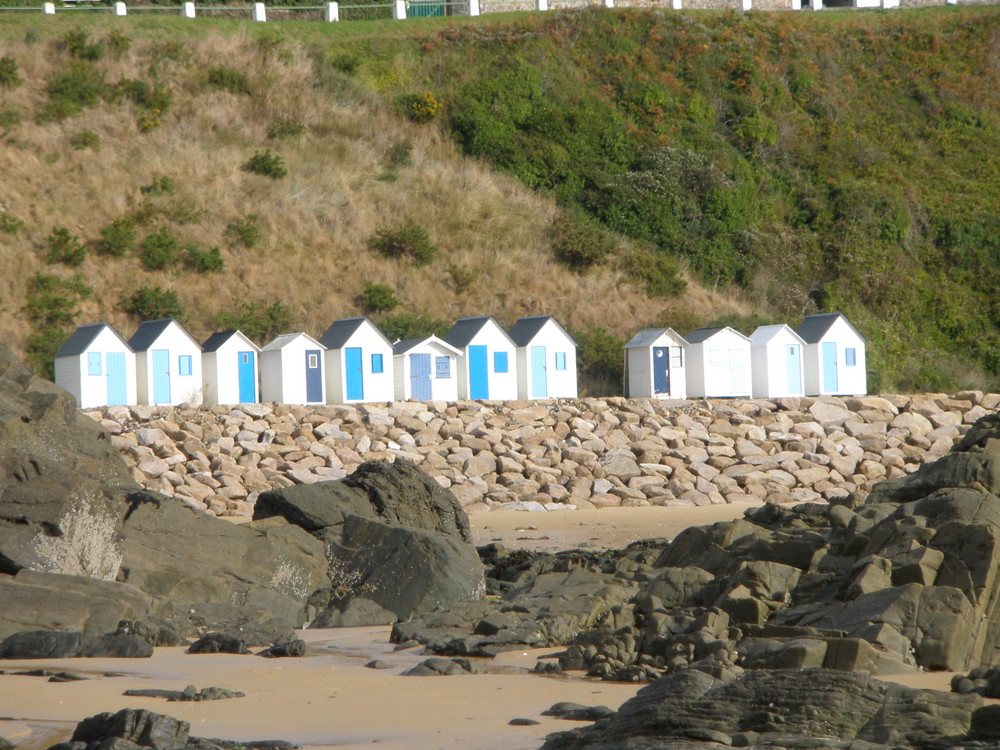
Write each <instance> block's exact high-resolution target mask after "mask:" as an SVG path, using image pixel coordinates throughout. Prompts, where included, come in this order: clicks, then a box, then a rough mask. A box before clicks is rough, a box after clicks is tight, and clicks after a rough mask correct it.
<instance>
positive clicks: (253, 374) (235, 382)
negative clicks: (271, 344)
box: [201, 330, 260, 404]
mask: <svg viewBox="0 0 1000 750" xmlns="http://www.w3.org/2000/svg"><path fill="white" fill-rule="evenodd" d="M201 349H202V355H201V369H202V376H203V380H204V387H203V391H204V400H205V403H206V404H253V403H256V402H257V401H258V400H259V393H260V392H259V390H258V387H257V383H258V380H259V364H260V347H259V346H257V345H256V344H255V343H254V342H252V341H251V340H250V339H248V338H247V337H246V336H245V335H244V334H243V333H242V332H241V331H235V330H230V331H222V332H220V333H213V334H212V335H211V336H209V337H208V339H207V340H206V341H205V343H204V344H202V345H201Z"/></svg>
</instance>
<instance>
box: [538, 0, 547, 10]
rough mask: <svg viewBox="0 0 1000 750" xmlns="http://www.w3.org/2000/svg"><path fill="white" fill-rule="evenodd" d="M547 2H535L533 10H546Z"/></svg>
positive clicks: (539, 0)
mask: <svg viewBox="0 0 1000 750" xmlns="http://www.w3.org/2000/svg"><path fill="white" fill-rule="evenodd" d="M548 9H549V0H535V10H548Z"/></svg>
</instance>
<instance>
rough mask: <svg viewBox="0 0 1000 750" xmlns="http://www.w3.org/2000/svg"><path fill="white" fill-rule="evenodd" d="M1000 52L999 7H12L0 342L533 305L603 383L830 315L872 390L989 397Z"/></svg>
mask: <svg viewBox="0 0 1000 750" xmlns="http://www.w3.org/2000/svg"><path fill="white" fill-rule="evenodd" d="M67 16H69V18H67ZM998 60H1000V10H998V9H994V8H961V9H958V8H942V9H933V10H921V11H906V12H892V13H879V12H871V13H866V12H850V13H848V12H829V13H822V14H793V13H781V14H767V15H764V14H755V13H752V14H746V15H736V14H726V13H723V14H717V13H708V12H705V13H671V12H666V13H663V12H654V11H649V12H647V11H613V12H608V11H605V10H593V11H582V12H573V13H550V14H537V13H536V14H525V15H508V14H504V15H498V16H487V17H482V18H479V19H448V20H422V21H408V22H406V23H405V24H401V23H389V22H385V23H369V22H355V23H343V24H339V25H324V24H320V23H294V22H290V23H282V24H268V25H249V24H239V23H236V22H232V21H211V20H206V19H199V20H198V21H197V22H191V21H184V20H183V19H178V18H167V17H163V16H137V15H133V16H130V17H128V18H125V19H115V18H110V17H108V16H104V15H102V16H100V17H97V16H93V15H88V14H83V13H78V14H64V15H61V16H58V17H56V18H55V19H52V18H42V17H40V16H34V15H32V16H27V15H20V14H18V15H13V14H8V15H6V16H5V17H4V25H3V26H2V27H0V173H2V174H3V177H4V179H3V180H0V212H2V213H0V265H2V266H3V268H4V271H5V272H4V273H3V274H0V340H3V341H4V342H5V343H8V344H9V345H12V346H13V347H14V348H15V349H17V350H19V351H21V352H22V353H28V354H29V355H30V356H32V357H33V358H34V360H35V361H36V362H37V364H38V366H39V367H44V363H45V359H46V357H47V356H48V355H49V354H50V353H51V351H52V350H53V347H54V346H56V345H58V343H59V342H60V338H61V337H62V336H64V335H65V333H66V330H67V329H68V328H70V327H71V326H72V325H73V324H74V322H91V321H95V320H101V319H107V320H109V321H110V322H112V323H114V324H116V325H117V326H119V328H120V329H122V330H123V331H124V332H125V333H126V335H127V334H128V333H130V332H131V330H133V328H134V326H135V325H136V323H137V322H138V321H139V320H140V319H141V317H142V316H151V315H153V314H157V313H161V312H179V313H180V314H182V316H183V318H184V320H185V322H186V323H187V324H188V325H189V327H190V328H191V329H192V330H193V331H194V332H195V333H196V335H199V336H200V335H207V333H209V332H210V331H211V330H213V329H214V328H216V327H218V326H221V325H225V324H229V323H233V322H235V323H238V324H240V325H241V327H243V328H244V330H247V329H250V330H251V331H253V332H256V333H257V335H258V336H261V337H266V336H268V335H270V334H271V333H273V332H276V331H278V330H293V329H299V328H301V329H304V330H307V331H309V332H310V333H312V334H314V335H318V334H320V333H322V331H323V330H324V329H325V327H326V326H327V325H328V324H329V322H331V321H332V320H333V319H334V318H337V317H344V316H348V315H353V314H358V313H360V312H373V313H374V314H376V316H377V317H379V318H380V319H381V320H382V321H383V323H384V324H385V325H386V327H387V328H389V329H390V330H391V332H393V333H398V334H400V335H403V334H407V333H411V332H413V331H416V330H423V329H433V328H435V327H437V328H440V327H441V326H442V325H446V324H447V323H449V322H450V321H451V320H453V319H455V318H457V317H461V316H464V315H474V314H483V313H492V314H494V315H496V316H497V317H498V318H500V319H501V321H503V322H506V323H510V322H512V321H513V320H514V319H516V318H517V317H519V316H521V315H525V314H540V313H552V314H555V315H557V316H558V317H559V318H560V319H562V320H564V321H565V322H567V323H568V324H569V325H570V326H571V327H572V328H573V329H574V330H575V331H576V332H577V333H578V334H579V335H580V337H581V339H582V340H583V343H584V344H585V349H586V351H585V359H587V360H588V362H589V363H590V368H589V369H590V375H591V377H590V378H589V380H588V382H589V388H590V390H591V391H592V392H613V390H614V389H615V387H616V385H615V382H614V375H613V374H612V375H611V376H610V377H609V376H606V375H602V370H603V371H605V372H606V371H607V370H608V369H613V368H614V367H615V366H619V363H620V361H621V352H620V344H621V342H622V341H623V340H624V339H625V338H627V337H628V336H630V335H631V333H632V332H634V331H635V330H637V329H638V328H640V327H644V326H649V325H657V324H662V325H671V326H673V327H675V328H677V329H678V330H681V331H682V332H685V331H686V330H687V329H690V328H693V327H696V326H698V325H704V324H710V323H715V322H726V323H730V324H734V325H735V326H736V327H737V328H739V329H740V330H743V331H744V332H745V333H749V332H750V330H752V328H753V327H754V326H755V325H756V324H758V323H760V322H773V321H787V322H790V323H792V324H793V325H795V324H797V322H798V320H799V319H800V318H801V317H802V316H803V315H805V314H809V313H811V312H816V311H825V310H840V311H843V312H845V313H847V314H848V315H849V316H850V317H851V319H852V320H853V321H854V322H855V323H856V324H857V325H858V327H859V328H860V329H861V330H862V332H863V333H864V334H865V335H866V336H867V337H868V338H869V342H870V354H869V359H870V364H871V367H872V370H873V371H872V386H873V390H874V389H880V390H926V389H930V390H937V389H950V388H956V387H959V386H972V387H982V388H998V387H1000V355H998V354H997V352H998V346H1000V334H998V330H1000V325H998V323H1000V306H998V305H1000V303H998V295H997V293H996V291H995V290H996V288H997V285H998V281H1000V271H998V262H1000V179H998V176H1000V156H998V154H1000V63H998V62H997V61H998ZM261 343H264V342H261Z"/></svg>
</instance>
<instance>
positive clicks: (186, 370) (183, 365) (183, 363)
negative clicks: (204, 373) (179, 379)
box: [177, 354, 191, 375]
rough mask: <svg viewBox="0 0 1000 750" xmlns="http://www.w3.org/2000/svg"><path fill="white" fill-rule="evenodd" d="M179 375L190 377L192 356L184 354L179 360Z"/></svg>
mask: <svg viewBox="0 0 1000 750" xmlns="http://www.w3.org/2000/svg"><path fill="white" fill-rule="evenodd" d="M177 374H178V375H190V374H191V355H190V354H182V355H180V356H179V357H178V358H177Z"/></svg>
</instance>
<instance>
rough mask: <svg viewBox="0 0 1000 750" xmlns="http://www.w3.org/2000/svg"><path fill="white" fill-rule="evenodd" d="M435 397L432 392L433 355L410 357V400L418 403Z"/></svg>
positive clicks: (414, 355)
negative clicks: (413, 399) (412, 399)
mask: <svg viewBox="0 0 1000 750" xmlns="http://www.w3.org/2000/svg"><path fill="white" fill-rule="evenodd" d="M432 396H433V391H432V390H431V355H430V354H420V353H417V354H411V355H410V398H415V399H417V400H418V401H429V400H430V399H431V398H432Z"/></svg>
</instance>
